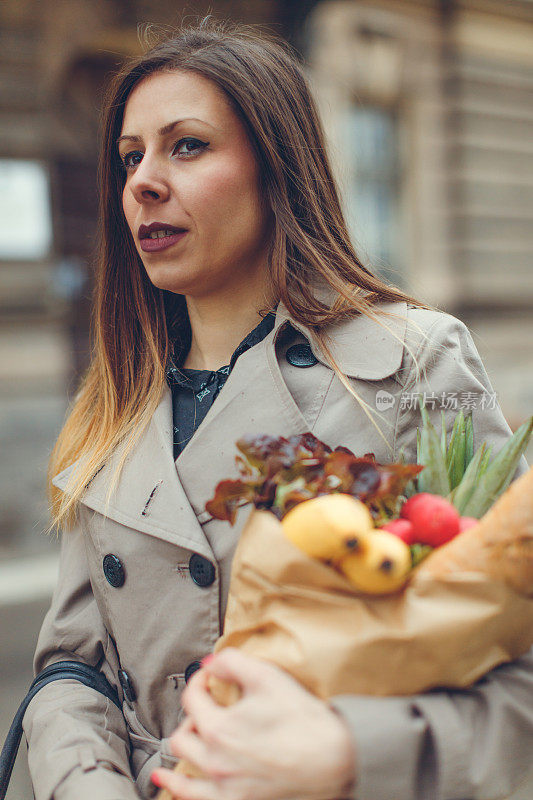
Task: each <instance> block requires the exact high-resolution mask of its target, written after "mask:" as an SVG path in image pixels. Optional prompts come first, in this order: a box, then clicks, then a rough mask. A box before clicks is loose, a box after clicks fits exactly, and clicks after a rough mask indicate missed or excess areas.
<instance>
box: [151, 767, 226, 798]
mask: <svg viewBox="0 0 533 800" xmlns="http://www.w3.org/2000/svg"><path fill="white" fill-rule="evenodd" d="M150 778H151V781H152V783H154V784H155V785H156V786H159V787H161V788H162V789H167V790H168V791H169V792H170V794H171V795H172V797H173V799H174V800H220V793H219V792H218V790H217V787H216V786H215V785H214V784H213V783H212V782H211V781H207V780H203V779H202V778H187V777H186V776H185V775H180V774H179V773H178V772H173V771H172V770H170V769H165V768H164V767H159V768H158V769H156V770H154V771H153V772H152V774H151V776H150Z"/></svg>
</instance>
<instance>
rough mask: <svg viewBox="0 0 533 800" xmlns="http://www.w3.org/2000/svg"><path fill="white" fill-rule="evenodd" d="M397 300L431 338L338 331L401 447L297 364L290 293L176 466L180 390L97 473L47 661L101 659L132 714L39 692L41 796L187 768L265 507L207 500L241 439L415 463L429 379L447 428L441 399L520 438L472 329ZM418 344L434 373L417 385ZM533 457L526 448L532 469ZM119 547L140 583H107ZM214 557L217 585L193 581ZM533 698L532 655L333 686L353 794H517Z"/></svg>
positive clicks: (383, 797) (66, 570)
mask: <svg viewBox="0 0 533 800" xmlns="http://www.w3.org/2000/svg"><path fill="white" fill-rule="evenodd" d="M383 309H384V310H388V311H392V312H395V313H398V314H400V315H406V314H407V315H408V316H409V318H410V319H412V320H414V321H415V322H416V323H417V325H418V326H420V328H421V330H422V331H423V332H424V333H425V334H427V335H428V336H427V337H425V336H423V335H422V334H421V333H420V332H419V331H416V330H415V331H412V330H411V329H410V327H409V326H407V327H406V323H405V320H402V319H401V318H397V319H396V320H395V321H394V322H393V320H391V319H390V318H387V319H386V320H385V322H386V324H387V325H389V326H392V330H393V333H394V335H393V334H391V333H390V332H389V331H387V330H386V329H384V328H383V327H381V326H380V325H379V324H377V323H376V322H372V321H370V320H368V319H367V318H366V317H358V318H356V319H354V320H350V321H347V322H344V323H342V324H339V325H337V326H335V327H334V328H332V329H331V336H332V341H333V350H334V355H335V356H336V358H337V360H338V364H339V366H340V367H341V369H342V370H343V372H344V373H345V374H346V375H348V376H349V379H350V381H351V384H352V386H353V387H354V388H355V389H356V391H357V392H358V393H359V394H360V396H361V397H362V398H363V399H364V400H365V401H366V402H367V403H368V404H369V406H370V407H371V408H372V410H375V409H376V404H378V407H379V417H378V423H379V425H380V427H381V429H382V431H383V432H384V434H385V438H386V440H387V442H388V446H386V444H385V443H384V441H383V440H382V439H381V438H380V436H379V434H378V433H377V431H376V429H375V428H374V426H373V425H372V424H371V423H370V422H369V420H368V417H367V416H366V415H365V413H364V412H363V411H362V409H361V407H360V406H359V404H358V403H357V402H356V401H355V400H354V398H353V397H352V396H351V395H350V393H349V392H347V391H346V389H345V387H343V385H342V383H341V382H340V381H339V380H338V379H337V377H336V376H335V375H334V373H333V371H332V370H331V369H330V368H329V367H327V366H326V365H325V364H324V363H323V357H322V355H321V354H320V352H316V353H315V355H316V357H317V358H318V362H317V363H316V364H315V365H314V366H311V367H305V368H303V367H297V366H293V365H291V364H290V363H289V362H288V361H287V359H286V357H285V353H286V351H287V348H288V347H290V346H291V345H294V344H295V343H298V342H305V341H306V330H305V328H304V327H302V326H299V325H297V324H296V323H292V324H291V321H290V318H289V315H288V313H287V311H286V309H285V307H284V306H283V305H280V306H279V308H278V312H277V317H276V323H275V327H274V330H273V331H272V332H271V333H270V334H269V335H268V336H267V337H266V339H265V340H264V341H262V342H261V343H259V344H257V345H256V346H254V347H253V348H252V349H250V350H248V351H247V352H245V353H244V354H243V355H241V356H240V357H239V359H238V360H237V362H236V364H235V367H234V369H233V371H232V372H231V374H230V376H229V378H228V381H227V382H226V384H225V386H224V387H223V389H222V391H221V393H220V395H219V396H218V398H217V399H216V401H215V403H214V404H213V406H212V407H211V409H210V410H209V413H208V414H207V417H206V418H205V420H204V421H203V422H202V424H201V426H200V427H199V429H198V430H197V431H196V433H195V435H194V437H193V439H192V440H191V442H190V443H189V444H188V445H187V447H186V448H185V450H184V451H183V453H182V454H181V455H180V456H179V458H178V459H177V461H176V462H174V460H173V453H172V408H171V395H170V391H169V390H168V389H165V392H164V394H163V397H162V400H161V402H160V405H159V407H158V409H157V411H156V413H155V414H154V417H153V419H152V421H151V423H150V425H149V428H148V429H147V430H146V432H145V434H144V435H143V437H142V439H141V440H140V441H139V443H138V445H137V446H136V448H135V451H134V452H133V453H132V454H131V456H130V457H129V459H128V461H127V463H126V466H125V468H124V471H123V474H122V478H121V481H120V483H119V486H118V489H117V491H116V493H115V494H114V496H113V498H112V500H111V503H110V505H109V507H108V508H107V509H106V499H105V498H106V491H107V487H108V481H109V477H110V475H111V474H112V471H113V467H114V463H115V459H116V456H115V457H111V458H110V460H109V462H108V464H107V465H106V466H105V467H104V469H102V470H101V471H100V472H99V473H98V474H97V475H96V477H95V478H94V479H93V481H92V483H91V484H90V485H89V488H88V489H87V491H86V494H85V498H84V501H83V505H82V507H81V512H80V516H79V524H78V525H77V527H76V528H75V529H74V530H72V531H70V532H67V533H65V534H64V535H63V537H62V549H61V564H60V576H59V581H58V584H57V587H56V590H55V593H54V596H53V600H52V605H51V608H50V610H49V612H48V614H47V616H46V618H45V620H44V623H43V626H42V629H41V633H40V636H39V640H38V644H37V649H36V653H35V660H34V669H35V672H36V673H37V672H38V671H40V670H41V669H43V668H44V667H45V666H46V665H48V664H50V663H52V662H54V661H58V660H61V659H78V660H82V661H85V662H87V663H89V664H92V665H97V666H98V667H99V668H101V669H102V670H103V671H104V673H105V674H106V676H107V677H108V679H109V680H110V681H111V683H112V684H114V685H115V686H116V687H117V689H118V692H119V694H120V698H121V700H122V701H123V706H122V713H121V712H120V711H119V710H118V709H117V707H116V706H114V705H113V704H112V703H111V702H109V701H108V700H107V699H106V698H105V697H103V696H102V695H100V694H98V693H97V692H96V691H95V690H93V689H90V688H87V687H85V686H83V685H82V684H80V683H78V682H76V681H74V680H63V681H58V682H55V683H51V684H49V685H47V686H46V687H45V688H44V689H43V690H42V691H41V692H39V693H38V694H37V696H36V697H35V698H34V699H33V701H32V702H31V704H30V706H29V708H28V710H27V712H26V715H25V718H24V730H25V734H26V737H27V740H28V744H29V753H28V755H29V765H30V770H31V775H32V780H33V784H34V791H35V797H36V800H51V798H54V799H55V800H133V798H139V796H140V797H142V798H149V797H152V796H153V794H154V793H155V790H154V787H153V786H152V785H151V783H150V780H149V776H150V773H151V771H152V769H154V768H155V767H157V766H159V765H160V764H163V765H166V766H172V764H173V763H174V762H175V759H173V757H172V756H170V755H169V747H168V737H169V736H170V735H171V733H172V732H173V731H174V729H175V728H176V727H177V725H178V724H179V722H180V720H181V719H182V711H181V708H180V695H181V692H182V690H183V688H184V685H185V676H186V674H188V673H189V672H190V671H191V669H193V668H194V664H195V662H198V661H199V660H200V659H201V658H202V657H203V656H204V655H206V654H207V653H210V652H211V651H212V649H213V646H214V644H215V642H216V641H217V638H218V636H219V635H220V633H221V630H222V623H223V619H224V610H225V605H226V598H227V593H228V582H229V575H230V566H231V560H232V555H233V553H234V550H235V546H236V543H237V540H238V537H239V532H240V530H241V529H242V525H243V524H244V521H245V518H246V516H247V513H248V511H247V510H246V509H243V510H242V511H241V512H240V516H239V519H238V523H237V525H236V526H235V527H233V528H232V527H230V526H229V525H228V524H227V523H224V522H220V521H217V520H210V519H209V516H208V514H207V513H206V512H205V510H204V509H205V503H206V501H207V500H208V499H209V497H210V496H211V495H212V493H213V489H214V487H215V485H216V484H217V482H218V481H219V480H221V479H222V478H227V477H231V476H235V475H236V467H235V464H234V457H235V454H236V449H235V445H234V443H235V441H236V440H237V439H238V438H239V437H240V436H241V435H243V434H245V433H250V432H265V433H269V434H274V435H283V436H289V435H291V434H298V433H303V432H304V431H307V430H311V431H312V432H313V433H315V434H316V435H317V436H318V437H319V438H321V439H323V440H325V441H326V442H327V443H329V444H330V445H331V446H333V447H335V446H337V445H340V444H343V445H346V446H348V447H350V448H351V449H352V450H353V451H354V452H355V453H356V454H361V455H362V454H364V453H367V452H374V453H375V454H376V457H377V459H378V460H379V461H392V460H397V458H398V453H399V450H400V448H401V447H403V448H404V452H405V454H406V456H407V459H408V460H412V461H415V460H416V426H417V425H418V424H419V412H418V411H417V410H416V409H414V408H413V403H412V393H413V392H416V391H426V392H427V395H426V404H427V405H428V406H429V407H430V408H431V405H432V403H434V402H435V398H437V403H435V411H434V412H433V411H432V412H431V413H432V415H433V416H434V419H435V422H436V423H439V424H440V403H441V402H442V399H444V401H445V402H444V405H446V404H447V405H448V406H449V408H448V409H447V410H446V420H447V423H448V429H449V428H450V427H451V423H452V420H453V417H454V415H455V413H456V411H455V410H454V409H453V405H454V403H453V399H454V397H455V399H456V400H458V401H459V405H461V404H464V403H466V402H467V401H468V398H469V399H470V402H472V403H473V404H474V405H476V406H477V408H476V409H475V410H474V411H473V421H474V430H475V439H476V443H477V445H479V444H480V442H481V441H482V440H484V439H487V440H488V441H489V442H491V443H493V444H494V446H495V451H496V450H498V449H499V447H501V445H503V443H504V442H505V441H506V440H507V439H508V437H509V435H510V429H509V427H508V425H507V423H506V421H505V419H504V417H503V415H502V413H501V410H500V408H499V406H498V405H497V404H496V405H495V406H494V405H493V404H494V397H493V389H492V386H491V384H490V382H489V379H488V377H487V374H486V372H485V370H484V367H483V365H482V363H481V361H480V358H479V355H478V352H477V350H476V348H475V346H474V344H473V341H472V338H471V336H470V334H469V332H468V330H467V328H466V327H465V326H464V324H463V323H462V322H460V321H459V320H458V319H456V318H454V317H453V316H450V315H448V314H445V313H443V312H434V311H428V310H421V309H416V308H412V307H411V306H409V307H408V306H407V305H406V304H405V303H395V304H387V305H384V306H383ZM406 343H409V344H410V346H411V349H412V351H413V352H414V353H415V354H416V358H417V360H418V362H419V366H420V368H421V369H422V371H423V372H425V377H424V376H421V377H420V378H419V379H418V380H417V379H416V377H415V369H414V362H413V359H412V356H411V354H410V353H409V352H408V350H407V348H406ZM430 393H434V394H430ZM443 393H444V396H443ZM454 393H455V394H454ZM469 393H470V394H469ZM483 395H484V396H485V400H482V399H481V398H482V396H483ZM482 406H484V407H482ZM71 469H72V467H69V468H67V469H66V470H65V471H64V472H63V473H61V474H60V475H58V476H57V477H56V479H55V484H56V486H58V487H60V488H63V487H64V486H65V483H66V480H67V478H68V475H69V474H70V471H71ZM525 469H527V464H526V462H525V460H523V461H522V463H521V465H520V468H519V471H518V472H517V474H518V473H520V472H522V471H524V470H525ZM106 555H113V556H116V557H118V559H120V562H121V565H122V569H123V577H124V583H123V585H121V586H119V587H116V586H113V585H111V584H110V582H109V580H108V579H106V575H105V574H104V569H103V560H104V558H105V556H106ZM191 557H194V558H193V561H194V563H195V567H194V569H193V562H191ZM198 565H200V572H202V573H203V574H204V575H205V574H207V576H208V579H207V580H208V583H207V585H203V586H202V585H198V583H197V582H195V580H194V579H193V574H195V575H196V577H198V574H197V569H198ZM202 567H204V568H207V569H203V570H202ZM210 573H211V574H210ZM204 582H205V581H204ZM190 665H192V666H190ZM188 667H190V669H189V670H188V669H187V668H188ZM119 670H123V671H124V673H123V674H122V684H121V681H120V680H119ZM532 692H533V657H529V656H527V657H524V658H523V659H521V660H520V661H519V662H516V663H514V664H512V665H508V666H505V667H503V668H499V669H497V670H495V671H494V672H492V673H491V674H490V675H489V677H488V678H487V679H486V680H484V681H481V682H480V683H479V684H477V685H476V687H474V688H473V689H472V690H471V691H468V692H445V691H435V692H431V693H428V694H426V695H419V696H416V697H413V698H371V697H360V696H342V697H337V698H334V699H333V700H332V703H333V705H334V706H335V707H336V709H337V710H338V711H339V712H340V713H341V714H342V715H343V716H344V717H345V719H346V720H347V722H348V724H349V726H350V729H351V731H352V732H353V739H354V744H355V748H356V752H357V769H358V781H357V785H356V787H355V793H354V795H353V797H354V798H357V800H415V798H416V800H420V798H428V800H429V798H437V797H438V798H443V799H445V798H499V797H505V796H507V795H508V794H510V792H511V790H512V789H513V787H514V786H515V785H517V784H518V783H519V782H520V781H521V780H522V779H523V777H524V775H525V772H526V770H527V767H528V765H529V762H530V761H531V751H532V749H533V694H532Z"/></svg>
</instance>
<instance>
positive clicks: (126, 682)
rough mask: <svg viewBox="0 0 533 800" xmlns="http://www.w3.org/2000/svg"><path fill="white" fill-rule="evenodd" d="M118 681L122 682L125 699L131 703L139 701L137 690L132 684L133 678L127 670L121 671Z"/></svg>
mask: <svg viewBox="0 0 533 800" xmlns="http://www.w3.org/2000/svg"><path fill="white" fill-rule="evenodd" d="M118 679H119V681H120V685H121V686H122V691H123V692H124V697H125V698H126V700H127V701H128V702H129V703H133V702H134V701H135V700H136V699H137V694H136V692H135V689H134V688H133V683H132V682H131V678H130V676H129V675H128V673H127V672H126V670H125V669H119V671H118Z"/></svg>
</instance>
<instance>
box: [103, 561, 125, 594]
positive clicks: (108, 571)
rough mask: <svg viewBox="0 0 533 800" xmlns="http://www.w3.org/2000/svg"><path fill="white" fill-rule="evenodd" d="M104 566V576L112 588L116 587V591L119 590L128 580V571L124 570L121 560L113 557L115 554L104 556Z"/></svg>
mask: <svg viewBox="0 0 533 800" xmlns="http://www.w3.org/2000/svg"><path fill="white" fill-rule="evenodd" d="M102 564H103V568H104V575H105V576H106V578H107V580H108V582H109V583H110V584H111V586H114V587H115V589H118V588H119V586H122V584H123V583H124V581H125V580H126V571H125V570H124V565H123V563H122V561H121V560H120V558H119V557H118V556H115V555H113V553H108V554H107V555H106V556H104V560H103V562H102Z"/></svg>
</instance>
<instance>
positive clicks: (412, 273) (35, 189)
mask: <svg viewBox="0 0 533 800" xmlns="http://www.w3.org/2000/svg"><path fill="white" fill-rule="evenodd" d="M205 13H212V14H214V16H215V17H219V18H228V17H229V18H231V19H235V20H242V21H245V22H249V23H253V24H261V25H264V26H265V27H266V28H267V29H270V30H272V31H274V32H276V33H278V34H281V35H282V36H284V37H285V38H286V39H288V40H289V41H290V42H291V43H292V44H293V45H294V46H295V47H296V48H297V49H298V50H299V52H300V53H301V54H302V55H303V57H304V59H305V64H306V70H307V72H308V75H309V79H310V81H311V84H312V86H313V90H314V92H315V96H316V98H317V101H318V104H319V108H320V113H321V115H322V119H323V123H324V126H325V129H326V132H327V135H328V141H329V146H330V154H331V159H332V162H333V165H334V169H335V171H336V174H337V177H338V180H339V184H340V187H341V191H342V198H343V204H344V207H345V211H346V215H347V219H348V221H349V225H350V230H351V232H352V236H353V240H354V243H355V245H356V248H357V250H358V252H359V255H360V257H361V258H362V260H363V261H364V263H365V264H367V265H368V266H369V267H370V268H371V269H373V270H374V271H375V272H377V273H379V274H380V275H381V276H383V277H384V278H385V279H388V280H391V281H392V282H393V283H395V284H396V285H398V286H400V287H402V288H404V289H406V290H408V291H409V292H411V293H412V294H415V295H416V296H418V297H420V298H421V299H423V300H425V301H426V302H429V303H432V304H434V305H436V306H437V307H439V308H440V309H442V310H444V311H447V312H450V313H452V314H454V315H455V316H458V317H459V318H461V319H462V320H463V321H464V322H465V323H466V324H467V325H468V326H469V328H470V330H471V332H472V334H473V337H474V341H475V343H476V345H477V347H478V349H479V351H480V354H481V357H482V359H483V361H484V363H485V366H486V368H487V371H488V374H489V376H490V378H491V381H492V383H493V387H494V389H495V391H496V393H497V395H498V399H499V402H500V404H501V406H502V409H503V411H504V414H505V416H506V418H507V420H508V421H509V424H510V425H511V427H512V428H513V430H514V429H516V428H517V427H518V426H519V425H520V424H521V423H522V422H523V421H524V419H525V418H526V417H527V416H529V415H530V414H531V413H532V412H533V351H532V342H533V314H532V304H533V266H532V256H533V224H532V223H533V136H532V132H533V124H532V123H533V2H532V1H531V0H455V1H454V0H248V1H247V2H244V0H211V2H209V3H207V2H206V3H204V2H194V3H193V4H189V3H185V2H179V0H4V1H3V3H2V4H0V189H1V191H0V311H1V318H0V448H1V456H2V457H1V459H0V642H1V647H0V675H1V679H2V680H1V682H0V741H3V738H4V736H5V733H6V732H7V729H8V726H9V722H10V720H11V717H12V714H13V713H14V711H15V710H16V708H17V706H18V703H19V702H20V700H21V699H22V697H23V695H24V693H25V690H26V688H27V686H28V685H29V683H30V681H31V679H32V664H31V661H32V654H33V650H34V647H35V643H36V637H37V633H38V630H39V627H40V624H41V621H42V618H43V615H44V613H45V612H46V609H47V607H48V604H49V602H50V596H51V592H52V589H53V585H54V581H55V576H56V571H57V552H58V542H57V540H56V538H55V537H53V536H50V535H47V534H46V533H45V530H46V527H47V525H48V521H49V518H48V508H47V501H46V498H45V478H46V463H47V458H48V456H49V453H50V450H51V447H52V446H53V442H54V439H55V437H56V436H57V433H58V432H59V429H60V427H61V424H62V421H63V419H64V414H65V412H66V409H67V406H68V403H69V400H70V399H72V396H73V394H74V392H75V389H76V386H77V382H78V380H79V377H80V375H81V374H82V372H83V370H84V369H85V367H86V365H87V362H88V354H89V350H90V345H89V314H90V312H89V305H90V294H91V290H92V285H93V272H92V256H93V251H94V243H95V242H94V239H95V223H96V207H97V200H96V154H97V146H98V119H99V110H100V105H101V97H102V91H103V88H104V87H105V85H106V81H107V79H108V78H109V76H110V75H111V74H112V73H113V72H114V71H115V70H116V69H117V68H118V67H119V66H120V65H121V63H122V62H123V61H124V59H126V58H128V57H129V56H131V55H134V54H136V53H138V52H140V50H141V47H142V45H141V40H142V39H143V36H145V37H146V34H147V32H148V34H149V24H154V25H155V26H157V25H163V26H165V27H167V28H168V27H171V26H172V25H177V24H179V22H180V21H181V19H182V18H183V17H185V21H187V20H188V19H189V20H193V19H195V18H196V16H197V15H203V14H205ZM526 455H527V459H528V461H529V463H530V464H531V463H533V447H530V448H529V451H528V453H527V454H526ZM25 750H26V747H25V743H24V741H23V744H22V746H21V754H20V756H19V759H18V762H17V766H16V770H15V775H14V779H13V781H12V785H11V788H10V791H9V793H8V800H31V798H32V791H31V784H30V782H29V778H28V774H27V766H26V763H25ZM524 791H526V790H524ZM532 794H533V790H530V791H529V794H527V793H525V794H523V798H524V800H525V798H526V797H528V798H531V796H532ZM517 797H518V795H517ZM520 797H522V795H520Z"/></svg>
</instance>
